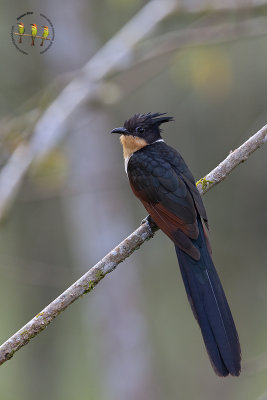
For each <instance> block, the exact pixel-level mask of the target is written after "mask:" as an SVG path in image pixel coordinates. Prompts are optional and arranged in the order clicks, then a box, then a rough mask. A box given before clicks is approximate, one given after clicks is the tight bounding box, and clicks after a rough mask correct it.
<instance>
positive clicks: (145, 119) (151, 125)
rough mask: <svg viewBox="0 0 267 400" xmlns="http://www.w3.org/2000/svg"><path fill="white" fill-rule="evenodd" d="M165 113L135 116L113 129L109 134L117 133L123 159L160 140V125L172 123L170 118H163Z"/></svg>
mask: <svg viewBox="0 0 267 400" xmlns="http://www.w3.org/2000/svg"><path fill="white" fill-rule="evenodd" d="M164 115H165V113H163V114H161V113H155V114H152V113H148V114H135V115H134V116H132V117H131V118H130V119H128V120H127V121H125V122H124V125H123V127H121V128H115V129H113V130H112V131H111V133H119V134H120V135H121V137H120V141H121V144H122V147H123V155H124V158H125V159H127V158H129V157H130V156H131V155H132V154H133V153H134V152H136V151H138V150H140V149H142V148H143V147H145V146H147V145H149V144H151V143H153V142H155V141H156V140H158V139H161V136H160V132H161V129H160V125H161V124H163V123H164V122H169V121H173V118H172V117H167V116H164Z"/></svg>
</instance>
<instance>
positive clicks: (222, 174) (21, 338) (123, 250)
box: [0, 125, 267, 365]
mask: <svg viewBox="0 0 267 400" xmlns="http://www.w3.org/2000/svg"><path fill="white" fill-rule="evenodd" d="M266 141H267V125H265V126H264V127H263V128H262V129H260V130H259V131H258V132H257V133H255V134H254V135H253V136H252V137H251V138H250V139H248V140H247V141H246V142H245V143H244V144H242V145H241V146H240V147H239V148H238V149H236V150H234V151H233V152H231V153H230V154H229V156H228V157H226V159H225V160H224V161H222V162H221V163H220V164H219V165H218V166H217V167H216V168H214V169H213V170H212V171H211V172H210V173H209V174H207V175H206V176H205V177H204V178H202V179H200V180H199V181H198V182H197V187H198V190H199V191H200V193H201V194H205V193H206V192H207V191H208V190H209V189H211V188H212V187H213V186H214V185H216V184H218V183H219V182H221V181H222V180H224V179H225V178H226V176H227V175H229V174H230V172H231V171H232V170H233V169H234V168H235V167H236V166H237V165H239V164H240V163H242V162H244V161H246V160H247V158H248V157H249V156H250V155H251V154H252V153H253V152H254V151H255V150H257V149H258V148H259V147H261V146H262V145H263V144H264V143H265V142H266ZM157 229H158V228H157V226H155V225H154V224H149V222H148V221H145V222H144V223H143V224H142V225H141V226H140V227H139V228H138V229H136V230H135V231H134V232H133V233H132V234H131V235H130V236H128V237H127V238H126V239H124V240H123V241H122V242H121V243H120V244H119V245H118V246H117V247H115V248H114V249H113V250H112V251H111V252H110V253H108V254H107V255H106V256H105V257H104V258H103V259H102V260H101V261H99V262H98V263H97V264H96V265H95V266H94V267H92V268H91V269H90V270H89V271H88V272H87V273H86V274H84V275H83V276H82V277H81V278H80V279H78V280H77V281H76V282H75V283H74V284H73V285H72V286H70V287H69V288H68V289H67V290H65V292H63V293H62V294H61V295H60V296H59V297H57V298H56V299H55V300H54V301H53V302H52V303H50V304H49V305H48V306H47V307H46V308H44V309H43V310H42V311H41V312H40V313H39V314H37V315H36V316H35V317H34V318H33V319H32V320H31V321H29V322H28V323H27V324H26V325H25V326H23V327H22V328H21V329H20V330H19V331H18V332H17V333H15V334H14V335H13V336H12V337H10V338H9V339H8V340H7V341H6V342H5V343H4V344H2V346H0V365H1V364H3V363H4V362H5V361H7V360H9V359H10V358H12V357H13V355H14V353H15V352H16V351H18V350H19V349H20V348H21V347H23V346H25V344H27V343H28V342H29V341H30V340H31V339H32V338H34V337H35V336H36V335H37V334H38V333H40V332H41V331H42V330H43V329H45V328H46V327H47V326H48V325H49V324H50V323H51V322H52V321H53V319H54V318H56V317H57V316H58V315H59V314H60V313H61V312H62V311H64V310H65V309H66V308H67V307H68V306H69V305H71V304H72V303H73V302H74V301H75V300H77V299H78V298H80V297H81V296H82V295H84V294H86V293H88V292H90V291H92V290H93V289H94V287H95V286H96V285H97V284H98V282H100V281H101V280H102V279H103V278H104V277H105V275H107V274H108V273H110V272H112V271H113V270H114V269H115V268H116V267H117V265H118V264H119V263H121V262H122V261H124V260H125V259H126V258H127V257H129V256H130V255H131V254H132V253H133V252H134V251H135V250H137V249H138V248H139V247H140V246H141V245H142V244H143V243H144V242H145V241H146V240H148V239H151V238H152V237H153V235H154V233H155V232H156V231H157Z"/></svg>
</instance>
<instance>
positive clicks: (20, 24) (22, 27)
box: [18, 22, 25, 43]
mask: <svg viewBox="0 0 267 400" xmlns="http://www.w3.org/2000/svg"><path fill="white" fill-rule="evenodd" d="M18 28H19V33H21V35H20V36H19V43H22V34H23V33H24V32H25V28H24V23H23V22H18Z"/></svg>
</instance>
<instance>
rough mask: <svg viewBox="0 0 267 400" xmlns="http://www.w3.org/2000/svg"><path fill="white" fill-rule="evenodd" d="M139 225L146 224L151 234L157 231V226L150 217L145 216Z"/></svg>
mask: <svg viewBox="0 0 267 400" xmlns="http://www.w3.org/2000/svg"><path fill="white" fill-rule="evenodd" d="M141 224H142V225H143V224H148V226H149V228H150V230H151V232H152V233H154V232H156V231H157V230H158V226H157V224H156V223H155V222H154V221H153V219H152V218H151V215H147V216H146V217H145V218H144V219H142V221H141Z"/></svg>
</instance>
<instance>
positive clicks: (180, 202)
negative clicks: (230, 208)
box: [128, 145, 206, 260]
mask: <svg viewBox="0 0 267 400" xmlns="http://www.w3.org/2000/svg"><path fill="white" fill-rule="evenodd" d="M153 146H155V145H152V146H147V147H146V148H144V149H142V150H141V151H138V152H137V153H138V154H137V153H136V154H133V156H132V157H131V158H130V161H129V164H128V177H129V180H130V184H131V187H132V190H133V192H134V194H135V195H136V196H137V197H138V198H139V199H140V200H141V201H142V203H143V205H144V206H145V208H146V209H147V211H148V212H149V214H150V215H151V217H152V219H153V220H154V221H155V222H156V224H157V225H158V226H159V228H160V229H162V231H163V232H164V233H166V235H168V236H169V237H170V239H171V240H172V241H173V242H174V243H175V244H176V245H177V246H178V247H179V248H181V249H182V250H183V251H185V252H186V253H187V254H189V255H190V256H191V257H193V258H194V259H195V260H198V259H199V257H200V254H199V250H198V249H197V248H196V247H195V246H194V245H193V243H192V241H191V239H197V237H198V234H199V231H198V224H197V215H198V212H199V211H198V207H197V206H196V204H195V203H196V202H195V199H194V195H193V193H194V192H193V191H192V189H191V186H192V184H191V182H190V184H188V182H187V181H186V179H187V180H188V178H187V177H186V176H185V179H184V177H183V174H180V173H179V170H178V166H177V167H174V166H173V163H171V162H170V161H171V160H172V158H173V154H174V153H172V152H171V151H166V154H165V153H164V152H163V153H162V152H159V151H158V152H156V151H155V149H153ZM165 146H166V145H165ZM166 148H167V150H169V149H171V148H169V147H168V146H166ZM164 149H165V147H164ZM171 150H172V151H174V150H173V149H171ZM174 156H175V157H176V158H177V157H179V154H178V153H176V152H175V154H174ZM168 157H169V158H170V161H169V160H168ZM178 161H179V159H178ZM184 165H185V164H184ZM184 165H183V169H184ZM186 168H187V167H186ZM187 169H188V168H187ZM188 171H189V170H188ZM182 172H184V171H182ZM185 172H186V171H185ZM189 173H190V171H189ZM192 179H193V178H192ZM193 182H194V180H193ZM196 190H197V189H196ZM192 192H193V193H192ZM201 204H202V203H201ZM203 209H204V206H203ZM204 211H205V209H204ZM205 215H206V214H205Z"/></svg>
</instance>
